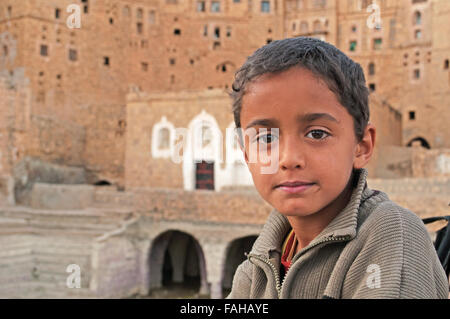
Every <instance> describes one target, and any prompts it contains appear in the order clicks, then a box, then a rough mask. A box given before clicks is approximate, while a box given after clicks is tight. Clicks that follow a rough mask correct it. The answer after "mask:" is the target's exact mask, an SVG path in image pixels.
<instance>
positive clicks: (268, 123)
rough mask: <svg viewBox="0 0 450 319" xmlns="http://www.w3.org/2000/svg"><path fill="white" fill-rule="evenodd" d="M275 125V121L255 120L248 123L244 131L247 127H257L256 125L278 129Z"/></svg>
mask: <svg viewBox="0 0 450 319" xmlns="http://www.w3.org/2000/svg"><path fill="white" fill-rule="evenodd" d="M277 123H278V121H277V120H275V119H256V120H254V121H252V122H250V124H249V125H247V127H246V128H245V129H248V128H249V127H252V126H257V125H261V126H269V127H278V126H277V125H276V124H277Z"/></svg>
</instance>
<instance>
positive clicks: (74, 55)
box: [69, 49, 78, 61]
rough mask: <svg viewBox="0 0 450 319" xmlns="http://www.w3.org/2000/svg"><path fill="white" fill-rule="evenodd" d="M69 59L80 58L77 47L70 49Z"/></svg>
mask: <svg viewBox="0 0 450 319" xmlns="http://www.w3.org/2000/svg"><path fill="white" fill-rule="evenodd" d="M69 60H70V61H77V60H78V52H77V50H75V49H69Z"/></svg>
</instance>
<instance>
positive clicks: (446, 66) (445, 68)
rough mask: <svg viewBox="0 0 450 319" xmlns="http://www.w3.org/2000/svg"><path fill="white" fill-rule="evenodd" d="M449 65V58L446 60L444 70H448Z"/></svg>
mask: <svg viewBox="0 0 450 319" xmlns="http://www.w3.org/2000/svg"><path fill="white" fill-rule="evenodd" d="M449 66H450V62H449V60H448V59H447V60H445V61H444V70H448V69H449Z"/></svg>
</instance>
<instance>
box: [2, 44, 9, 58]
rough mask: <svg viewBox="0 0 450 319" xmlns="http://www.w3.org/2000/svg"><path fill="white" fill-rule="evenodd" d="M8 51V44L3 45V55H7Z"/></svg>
mask: <svg viewBox="0 0 450 319" xmlns="http://www.w3.org/2000/svg"><path fill="white" fill-rule="evenodd" d="M8 52H9V50H8V46H7V45H3V56H5V57H6V56H8V54H9V53H8Z"/></svg>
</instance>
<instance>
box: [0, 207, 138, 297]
mask: <svg viewBox="0 0 450 319" xmlns="http://www.w3.org/2000/svg"><path fill="white" fill-rule="evenodd" d="M131 217H132V214H131V212H129V211H127V210H125V209H117V208H115V209H108V208H106V207H104V208H95V207H94V208H86V209H81V210H42V209H35V208H30V207H24V206H9V207H0V247H1V249H0V298H95V297H96V295H95V292H93V291H92V290H91V289H90V287H89V286H90V280H91V273H90V271H91V258H92V257H91V255H92V245H93V242H94V240H95V238H98V237H100V236H102V235H104V234H105V233H108V232H111V231H113V230H115V229H118V228H119V227H120V225H121V223H122V222H123V221H126V220H128V219H129V218H131ZM70 264H77V265H79V266H80V271H81V288H68V287H67V285H66V280H67V277H68V276H69V275H70V274H71V273H68V272H66V269H67V266H68V265H70Z"/></svg>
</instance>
